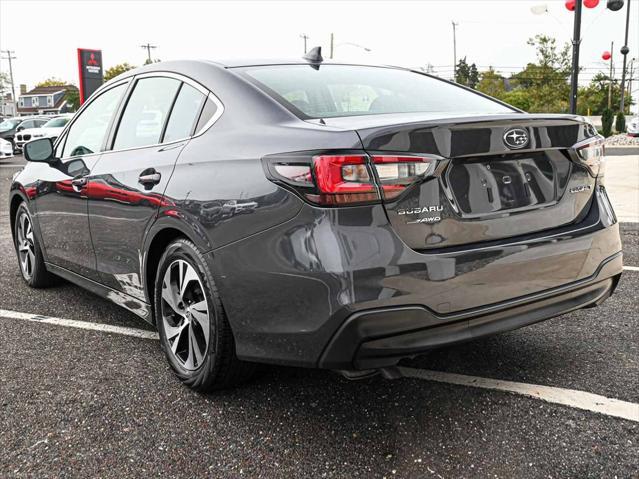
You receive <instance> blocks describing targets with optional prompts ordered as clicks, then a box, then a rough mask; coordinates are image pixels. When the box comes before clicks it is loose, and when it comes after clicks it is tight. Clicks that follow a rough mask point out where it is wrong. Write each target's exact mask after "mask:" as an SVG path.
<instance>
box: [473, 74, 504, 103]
mask: <svg viewBox="0 0 639 479" xmlns="http://www.w3.org/2000/svg"><path fill="white" fill-rule="evenodd" d="M477 90H479V91H480V92H482V93H485V94H486V95H490V96H492V97H495V98H499V99H502V98H503V96H504V95H505V93H506V87H505V86H504V77H503V76H501V75H500V74H498V73H497V72H495V70H494V69H493V67H489V68H488V70H486V71H485V72H482V73H481V75H480V80H479V83H478V84H477Z"/></svg>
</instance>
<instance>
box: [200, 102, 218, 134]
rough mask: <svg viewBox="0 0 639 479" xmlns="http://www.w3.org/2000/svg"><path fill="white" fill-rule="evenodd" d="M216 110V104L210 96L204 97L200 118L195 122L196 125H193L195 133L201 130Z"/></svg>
mask: <svg viewBox="0 0 639 479" xmlns="http://www.w3.org/2000/svg"><path fill="white" fill-rule="evenodd" d="M217 111H218V106H217V105H216V104H215V102H214V101H213V100H211V98H207V99H206V103H205V104H204V108H203V109H202V113H201V114H200V119H199V120H198V122H197V126H196V127H195V133H196V134H197V133H199V132H200V131H202V128H204V127H205V126H206V125H207V124H208V122H209V121H211V119H212V118H213V117H214V116H215V114H216V113H217Z"/></svg>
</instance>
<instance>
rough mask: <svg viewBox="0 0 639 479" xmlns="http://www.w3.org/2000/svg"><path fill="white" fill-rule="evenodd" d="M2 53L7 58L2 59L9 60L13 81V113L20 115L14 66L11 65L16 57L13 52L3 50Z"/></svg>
mask: <svg viewBox="0 0 639 479" xmlns="http://www.w3.org/2000/svg"><path fill="white" fill-rule="evenodd" d="M0 53H4V54H5V55H6V57H2V59H3V60H9V79H10V80H11V99H12V100H13V113H14V114H17V113H18V99H17V98H16V87H15V85H14V83H13V65H12V64H11V60H15V59H16V57H15V56H14V55H13V54H14V53H15V52H14V51H13V50H2V51H0Z"/></svg>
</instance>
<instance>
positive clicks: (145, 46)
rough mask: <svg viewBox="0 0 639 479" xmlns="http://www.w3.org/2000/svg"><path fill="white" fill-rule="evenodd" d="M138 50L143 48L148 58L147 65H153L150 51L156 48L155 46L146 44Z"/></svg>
mask: <svg viewBox="0 0 639 479" xmlns="http://www.w3.org/2000/svg"><path fill="white" fill-rule="evenodd" d="M140 48H144V49H145V50H146V54H147V57H148V60H147V63H153V60H151V49H152V48H153V49H155V48H157V46H156V45H151V44H150V43H147V44H146V45H140Z"/></svg>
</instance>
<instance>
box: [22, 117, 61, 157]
mask: <svg viewBox="0 0 639 479" xmlns="http://www.w3.org/2000/svg"><path fill="white" fill-rule="evenodd" d="M71 118H73V115H72V114H65V115H57V116H55V117H53V118H49V119H48V120H46V121H44V123H41V124H40V126H38V127H36V128H27V129H24V130H21V131H19V132H18V133H16V135H15V149H16V151H18V152H22V148H23V147H24V144H25V143H26V142H28V141H30V140H33V139H35V138H57V137H58V135H59V134H60V133H62V130H64V127H65V125H66V124H67V123H69V120H71Z"/></svg>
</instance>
